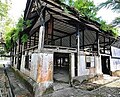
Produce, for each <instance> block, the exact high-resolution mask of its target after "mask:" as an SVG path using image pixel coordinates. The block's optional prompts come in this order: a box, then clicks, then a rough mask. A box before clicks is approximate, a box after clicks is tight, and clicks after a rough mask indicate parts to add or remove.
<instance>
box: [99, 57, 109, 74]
mask: <svg viewBox="0 0 120 97" xmlns="http://www.w3.org/2000/svg"><path fill="white" fill-rule="evenodd" d="M101 64H102V72H103V74H109V75H110V57H109V56H101Z"/></svg>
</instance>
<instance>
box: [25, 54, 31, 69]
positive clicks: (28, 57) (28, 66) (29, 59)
mask: <svg viewBox="0 0 120 97" xmlns="http://www.w3.org/2000/svg"><path fill="white" fill-rule="evenodd" d="M30 64H31V55H26V56H25V69H28V70H30Z"/></svg>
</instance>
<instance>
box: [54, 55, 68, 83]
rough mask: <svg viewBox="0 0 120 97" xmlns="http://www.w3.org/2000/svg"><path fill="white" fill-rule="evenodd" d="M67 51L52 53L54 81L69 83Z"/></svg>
mask: <svg viewBox="0 0 120 97" xmlns="http://www.w3.org/2000/svg"><path fill="white" fill-rule="evenodd" d="M69 63H70V58H69V53H54V75H53V78H54V81H57V82H65V83H69V79H70V78H69Z"/></svg>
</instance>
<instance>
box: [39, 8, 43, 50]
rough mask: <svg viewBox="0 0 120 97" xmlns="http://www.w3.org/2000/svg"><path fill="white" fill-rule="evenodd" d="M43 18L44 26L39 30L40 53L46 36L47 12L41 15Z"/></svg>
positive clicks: (41, 20)
mask: <svg viewBox="0 0 120 97" xmlns="http://www.w3.org/2000/svg"><path fill="white" fill-rule="evenodd" d="M41 14H42V17H41V19H40V22H42V25H41V26H40V29H39V43H38V51H39V52H40V51H41V49H43V47H44V35H45V10H44V11H43V12H42V13H41Z"/></svg>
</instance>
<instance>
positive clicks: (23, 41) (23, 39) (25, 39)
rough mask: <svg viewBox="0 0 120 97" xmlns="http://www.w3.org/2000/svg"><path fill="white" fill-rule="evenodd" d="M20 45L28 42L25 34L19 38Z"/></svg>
mask: <svg viewBox="0 0 120 97" xmlns="http://www.w3.org/2000/svg"><path fill="white" fill-rule="evenodd" d="M21 40H22V43H26V42H27V40H28V35H27V34H23V36H22V37H21Z"/></svg>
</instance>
